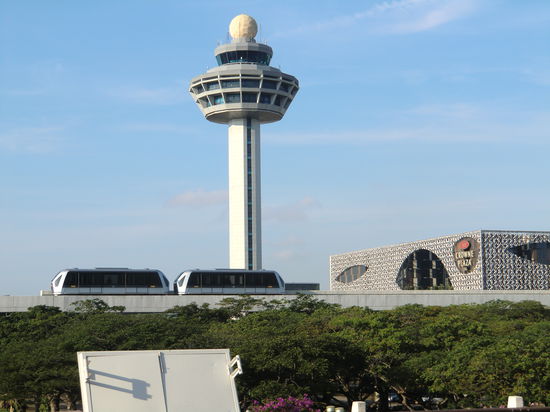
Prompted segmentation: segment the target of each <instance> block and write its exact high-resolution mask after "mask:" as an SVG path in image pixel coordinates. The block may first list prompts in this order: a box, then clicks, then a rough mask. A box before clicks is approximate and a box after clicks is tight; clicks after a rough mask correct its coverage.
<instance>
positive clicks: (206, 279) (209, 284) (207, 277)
mask: <svg viewBox="0 0 550 412" xmlns="http://www.w3.org/2000/svg"><path fill="white" fill-rule="evenodd" d="M200 276H201V279H202V287H203V288H213V287H214V286H213V285H214V282H213V279H212V276H211V274H210V273H201V274H200Z"/></svg>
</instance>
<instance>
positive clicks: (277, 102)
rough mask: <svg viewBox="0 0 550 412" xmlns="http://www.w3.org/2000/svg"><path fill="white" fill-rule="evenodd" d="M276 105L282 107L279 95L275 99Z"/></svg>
mask: <svg viewBox="0 0 550 412" xmlns="http://www.w3.org/2000/svg"><path fill="white" fill-rule="evenodd" d="M274 104H275V105H277V106H280V105H281V96H279V95H277V97H275V103H274Z"/></svg>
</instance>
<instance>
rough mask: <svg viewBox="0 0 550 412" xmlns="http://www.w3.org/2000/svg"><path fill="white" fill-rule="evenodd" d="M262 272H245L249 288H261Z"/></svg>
mask: <svg viewBox="0 0 550 412" xmlns="http://www.w3.org/2000/svg"><path fill="white" fill-rule="evenodd" d="M261 275H262V274H261V273H245V275H244V281H245V286H246V287H247V288H261V287H262V278H261Z"/></svg>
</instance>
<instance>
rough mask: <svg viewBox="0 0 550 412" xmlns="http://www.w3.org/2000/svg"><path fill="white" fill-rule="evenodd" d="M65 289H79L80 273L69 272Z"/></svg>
mask: <svg viewBox="0 0 550 412" xmlns="http://www.w3.org/2000/svg"><path fill="white" fill-rule="evenodd" d="M63 287H64V288H77V287H78V272H69V273H67V276H66V277H65V282H64V283H63Z"/></svg>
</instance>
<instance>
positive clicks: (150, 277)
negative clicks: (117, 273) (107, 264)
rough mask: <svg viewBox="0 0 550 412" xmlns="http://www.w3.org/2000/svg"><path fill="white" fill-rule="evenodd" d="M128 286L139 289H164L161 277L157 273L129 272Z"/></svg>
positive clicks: (127, 274)
mask: <svg viewBox="0 0 550 412" xmlns="http://www.w3.org/2000/svg"><path fill="white" fill-rule="evenodd" d="M126 285H127V286H137V287H142V288H143V287H149V288H157V287H162V283H161V280H160V276H159V275H158V273H156V272H127V273H126Z"/></svg>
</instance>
